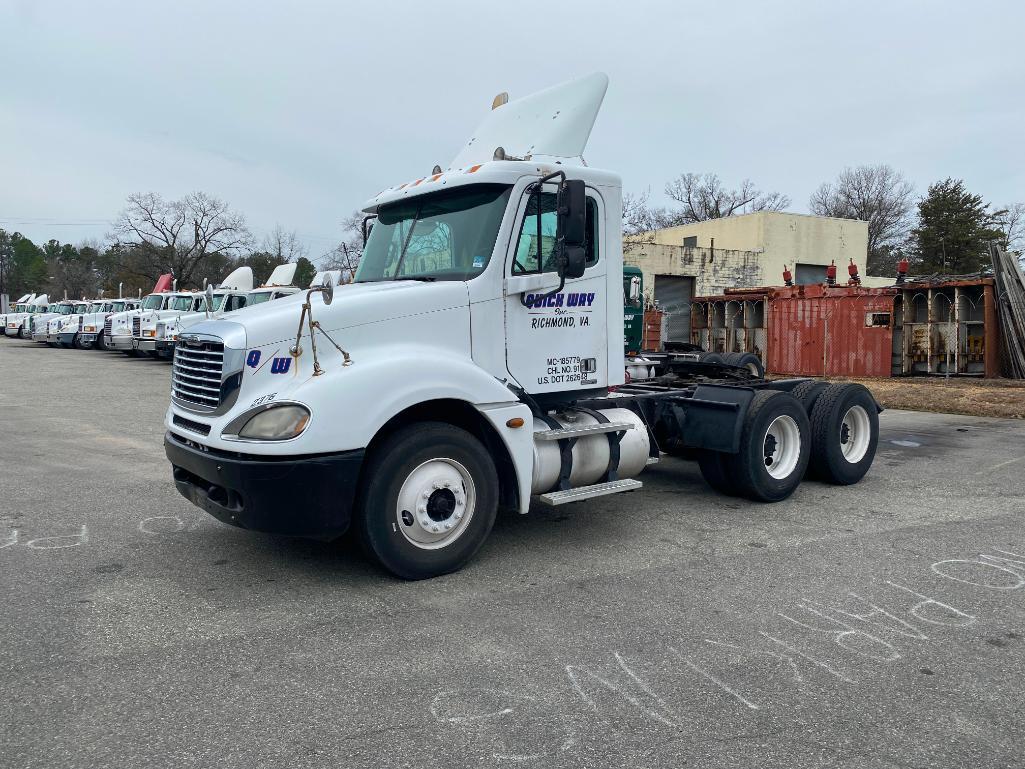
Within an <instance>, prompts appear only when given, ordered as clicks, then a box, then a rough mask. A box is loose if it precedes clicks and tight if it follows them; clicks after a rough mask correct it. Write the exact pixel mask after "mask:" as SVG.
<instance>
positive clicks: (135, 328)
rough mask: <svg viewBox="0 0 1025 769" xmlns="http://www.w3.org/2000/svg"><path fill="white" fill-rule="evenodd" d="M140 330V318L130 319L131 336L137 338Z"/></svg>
mask: <svg viewBox="0 0 1025 769" xmlns="http://www.w3.org/2000/svg"><path fill="white" fill-rule="evenodd" d="M141 328H142V318H141V317H139V316H138V315H136V316H134V317H133V318H132V336H139V333H140V329H141Z"/></svg>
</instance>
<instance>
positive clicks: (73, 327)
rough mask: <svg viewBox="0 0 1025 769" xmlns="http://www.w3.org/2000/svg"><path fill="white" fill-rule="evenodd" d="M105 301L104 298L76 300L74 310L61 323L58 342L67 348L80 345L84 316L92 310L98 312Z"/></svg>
mask: <svg viewBox="0 0 1025 769" xmlns="http://www.w3.org/2000/svg"><path fill="white" fill-rule="evenodd" d="M103 305H104V302H103V300H102V299H98V300H93V301H82V302H75V307H74V311H73V312H72V313H71V314H70V315H69V316H68V317H66V318H65V319H64V320H63V321H62V322H61V325H60V331H59V334H58V338H57V343H58V344H59V345H60V346H61V347H64V348H65V349H70V348H72V347H77V346H78V335H79V334H80V333H81V332H82V318H83V317H84V316H85V315H86V314H87V313H90V312H98V311H99V310H100V308H102V307H103Z"/></svg>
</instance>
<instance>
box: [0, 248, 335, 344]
mask: <svg viewBox="0 0 1025 769" xmlns="http://www.w3.org/2000/svg"><path fill="white" fill-rule="evenodd" d="M295 270H296V265H295V264H284V265H280V266H278V267H276V268H275V269H274V271H273V273H271V276H270V278H269V279H268V281H267V282H266V283H265V284H264V285H261V286H259V287H257V288H254V287H253V273H252V269H251V268H249V267H240V268H238V269H236V270H235V271H233V272H232V273H231V274H230V275H228V277H226V278H225V279H224V280H223V281H221V282H220V283H219V284H218V285H217V286H216V287H211V289H210V290H209V291H208V292H201V291H179V290H177V288H176V287H174V283H173V280H172V277H171V275H169V274H168V275H162V276H161V277H160V279H159V280H158V281H157V283H156V285H155V286H154V287H153V291H152V292H150V293H149V294H147V295H146V296H144V297H140V298H138V299H134V298H118V299H94V300H86V299H80V300H68V299H64V300H61V301H58V302H51V301H50V300H49V297H48V296H47V295H46V294H40V295H34V294H27V295H25V296H22V297H21V298H20V299H18V301H17V302H15V303H14V306H13V307H12V309H11V311H10V312H8V313H7V314H6V315H0V323H2V328H3V333H4V334H5V335H6V336H9V337H18V338H21V339H31V340H33V341H35V342H40V343H44V344H47V345H49V346H51V347H64V348H71V347H77V348H79V349H86V350H87V349H93V348H95V349H101V350H113V351H120V352H125V353H129V354H134V355H146V354H148V355H151V356H152V357H155V358H166V359H170V358H172V357H173V355H174V349H175V346H176V345H177V341H178V336H179V334H180V333H181V332H183V331H184V330H185V329H187V328H189V327H190V326H192V325H194V324H196V323H198V322H200V321H202V320H207V319H210V318H216V317H220V316H222V315H224V314H225V313H229V312H234V311H235V310H241V309H242V308H244V307H254V306H259V305H262V304H263V303H264V302H267V301H269V300H271V299H280V298H282V297H286V296H290V295H292V294H295V293H298V292H299V291H300V288H299V287H298V286H294V285H292V281H293V279H294V277H295ZM329 275H330V276H331V278H332V279H334V280H337V276H338V273H337V272H319V273H317V275H316V276H315V277H314V279H313V282H312V283H311V285H312V286H317V285H321V283H322V282H323V281H324V280H325V279H327V277H328V276H329ZM208 307H209V310H208V309H207V308H208Z"/></svg>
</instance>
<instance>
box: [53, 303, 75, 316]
mask: <svg viewBox="0 0 1025 769" xmlns="http://www.w3.org/2000/svg"><path fill="white" fill-rule="evenodd" d="M73 309H75V308H74V307H72V306H71V305H70V304H62V305H61V306H60V307H58V308H57V312H58V313H59V314H61V315H70V314H71V311H72V310H73Z"/></svg>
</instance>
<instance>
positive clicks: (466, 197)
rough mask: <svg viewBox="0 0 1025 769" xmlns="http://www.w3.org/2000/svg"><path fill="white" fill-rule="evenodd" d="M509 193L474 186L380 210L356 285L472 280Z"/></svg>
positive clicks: (488, 255)
mask: <svg viewBox="0 0 1025 769" xmlns="http://www.w3.org/2000/svg"><path fill="white" fill-rule="evenodd" d="M511 189H512V188H511V187H509V186H507V185H504V184H475V185H472V186H469V187H462V188H457V189H454V190H447V191H445V192H439V193H436V194H432V195H425V196H423V197H422V198H417V199H414V200H403V201H400V202H398V203H393V204H391V205H388V206H384V207H382V208H381V210H380V213H379V215H378V218H377V222H376V223H375V224H374V228H373V230H371V232H370V237H369V239H368V240H367V245H366V248H364V249H363V258H362V259H361V260H360V265H359V269H357V270H356V283H372V282H375V281H381V280H470V279H471V278H474V277H476V276H477V275H479V274H480V273H482V272H483V271H484V268H485V267H487V266H488V261H489V260H490V259H491V252H492V251H493V250H494V248H495V240H496V239H497V238H498V228H499V226H500V225H501V223H502V216H503V215H504V214H505V209H506V205H507V204H508V202H509V193H510V190H511Z"/></svg>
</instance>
